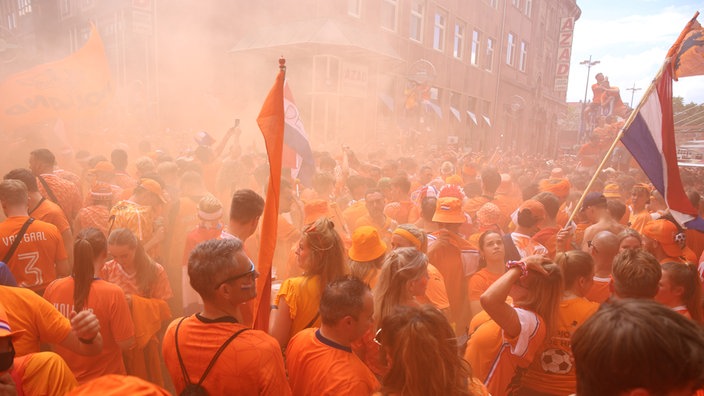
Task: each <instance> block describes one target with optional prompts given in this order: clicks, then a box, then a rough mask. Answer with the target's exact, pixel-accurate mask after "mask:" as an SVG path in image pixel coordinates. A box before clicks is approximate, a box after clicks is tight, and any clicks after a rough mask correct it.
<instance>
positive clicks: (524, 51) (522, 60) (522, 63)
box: [518, 41, 528, 72]
mask: <svg viewBox="0 0 704 396" xmlns="http://www.w3.org/2000/svg"><path fill="white" fill-rule="evenodd" d="M527 58H528V44H527V43H526V42H525V41H521V54H520V55H519V57H518V70H520V71H522V72H524V71H526V61H527Z"/></svg>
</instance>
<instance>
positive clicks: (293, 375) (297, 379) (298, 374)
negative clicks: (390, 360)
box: [286, 328, 380, 395]
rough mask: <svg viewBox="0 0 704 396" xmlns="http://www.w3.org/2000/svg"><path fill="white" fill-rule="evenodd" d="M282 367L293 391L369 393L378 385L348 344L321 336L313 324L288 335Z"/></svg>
mask: <svg viewBox="0 0 704 396" xmlns="http://www.w3.org/2000/svg"><path fill="white" fill-rule="evenodd" d="M286 368H287V370H288V378H289V384H290V385H291V390H292V391H293V394H295V395H370V394H372V393H373V392H374V391H376V390H377V389H378V388H379V386H380V385H379V381H377V379H376V377H375V376H374V374H372V372H371V371H370V370H369V368H367V366H365V365H364V363H363V362H362V361H361V360H360V359H359V358H358V357H357V356H356V355H355V354H354V353H352V349H351V348H350V347H346V346H342V345H340V344H337V343H335V342H334V341H332V340H329V339H327V338H325V337H323V335H322V334H320V329H316V328H310V329H305V330H303V331H301V332H299V333H298V334H296V335H295V336H294V337H293V338H291V341H289V343H288V347H287V348H286Z"/></svg>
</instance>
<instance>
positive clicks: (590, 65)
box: [579, 55, 601, 143]
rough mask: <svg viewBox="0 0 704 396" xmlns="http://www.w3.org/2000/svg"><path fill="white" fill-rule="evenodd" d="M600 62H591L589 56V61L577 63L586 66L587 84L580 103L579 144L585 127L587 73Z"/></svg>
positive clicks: (582, 139) (587, 87) (587, 90)
mask: <svg viewBox="0 0 704 396" xmlns="http://www.w3.org/2000/svg"><path fill="white" fill-rule="evenodd" d="M599 63H601V61H598V60H595V61H592V56H591V55H589V59H585V60H583V61H581V62H579V64H580V65H587V84H586V86H585V87H584V101H583V102H582V114H581V115H580V117H579V120H580V121H579V143H582V141H584V135H585V129H586V125H585V122H584V110H585V108H586V106H587V92H589V73H590V72H591V69H592V66H594V65H598V64H599Z"/></svg>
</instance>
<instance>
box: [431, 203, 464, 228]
mask: <svg viewBox="0 0 704 396" xmlns="http://www.w3.org/2000/svg"><path fill="white" fill-rule="evenodd" d="M433 221H435V222H437V223H454V224H461V223H464V222H466V221H467V219H466V218H465V216H464V212H462V201H460V200H459V199H457V198H454V197H443V198H439V199H438V202H437V206H436V207H435V214H434V215H433Z"/></svg>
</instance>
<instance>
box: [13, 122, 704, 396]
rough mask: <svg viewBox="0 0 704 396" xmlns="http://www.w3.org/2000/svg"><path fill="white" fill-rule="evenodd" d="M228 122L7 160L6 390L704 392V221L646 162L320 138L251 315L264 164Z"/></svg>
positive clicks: (288, 195)
mask: <svg viewBox="0 0 704 396" xmlns="http://www.w3.org/2000/svg"><path fill="white" fill-rule="evenodd" d="M237 136H239V130H238V129H235V128H233V129H230V130H228V131H227V133H226V134H225V136H224V137H223V138H222V139H220V140H219V141H216V140H215V139H213V138H211V137H210V136H209V135H208V136H206V135H203V134H202V133H201V134H199V135H198V136H197V139H196V142H197V144H198V145H197V147H196V148H195V149H194V150H191V151H189V154H188V155H177V156H171V155H170V154H169V153H167V152H164V151H161V150H151V148H149V147H148V146H147V145H140V148H142V149H143V150H141V151H140V152H139V153H137V154H138V156H137V157H136V158H133V160H130V158H132V155H133V154H134V153H131V152H128V150H126V149H123V148H118V149H114V150H113V151H112V152H110V153H105V154H103V153H89V152H88V151H80V152H77V153H76V155H75V156H74V157H72V158H64V159H61V160H57V158H56V156H55V155H54V153H53V152H52V151H51V150H49V149H46V148H38V149H35V150H33V151H32V152H31V153H30V155H29V158H28V160H29V161H28V165H29V166H28V168H24V167H19V168H15V169H10V170H8V171H7V172H6V173H5V174H4V177H3V180H2V182H0V204H1V205H2V209H3V212H4V215H5V219H4V220H3V221H2V222H0V239H1V240H2V243H0V257H2V260H1V262H0V395H15V394H17V395H22V394H27V395H64V394H71V395H88V394H97V393H102V394H105V395H110V394H137V393H138V392H142V393H139V394H154V395H162V394H169V392H174V393H175V394H184V395H189V394H191V395H192V394H210V395H228V394H244V395H277V396H278V395H288V394H293V395H412V396H415V395H489V394H491V395H494V396H501V395H531V396H532V395H571V394H577V395H579V396H591V395H623V394H674V393H670V392H681V393H677V394H695V393H697V392H699V393H701V394H704V390H703V389H704V328H702V323H704V314H703V312H702V304H703V302H704V301H703V300H702V293H701V283H702V278H703V277H704V266H700V263H704V233H703V232H701V231H698V230H694V229H684V228H682V226H681V225H680V224H678V223H677V221H676V220H675V218H674V217H673V216H672V215H671V214H670V213H669V212H668V210H667V205H665V204H664V201H663V198H662V196H661V195H660V194H659V193H658V192H657V191H656V190H654V189H653V188H652V185H651V184H650V183H649V182H648V180H647V179H646V178H645V176H644V175H643V174H642V172H640V171H639V170H638V169H637V168H631V169H628V168H629V167H626V168H625V169H624V167H623V166H622V165H623V163H622V162H620V160H618V161H617V160H615V161H617V162H618V165H616V164H614V166H613V167H610V168H607V169H606V170H604V171H600V172H599V174H598V175H597V176H598V177H597V178H596V179H595V182H593V183H588V182H589V180H590V177H591V176H592V174H594V169H593V167H592V166H593V165H591V164H590V163H585V162H577V161H578V159H575V158H572V157H561V158H556V159H552V160H549V161H546V160H545V159H540V158H537V157H531V156H518V155H513V154H512V153H500V152H498V151H497V152H494V153H489V154H486V155H484V154H482V153H474V154H463V153H457V152H456V151H453V150H451V149H448V150H447V151H445V152H440V151H437V150H436V149H431V150H427V151H423V152H419V153H414V154H413V156H408V157H402V158H391V156H389V155H387V154H386V153H385V152H384V151H379V152H376V153H371V154H370V155H369V159H368V160H366V161H365V160H363V159H362V158H361V157H360V156H359V155H357V154H356V153H355V152H353V151H352V150H350V149H349V148H345V149H343V150H342V151H341V152H340V153H332V154H330V153H316V154H315V156H316V157H315V162H316V173H315V175H313V177H312V183H311V185H304V184H302V183H301V181H300V180H297V179H295V178H291V177H288V175H289V173H288V172H284V173H285V174H286V176H285V177H284V178H283V180H282V181H281V185H280V190H279V193H280V197H279V203H280V204H279V206H280V210H279V212H280V213H279V218H278V228H277V235H276V238H277V241H276V248H275V251H274V261H273V263H272V272H271V273H272V279H271V281H272V295H271V315H270V320H269V329H268V331H263V330H256V329H254V328H253V324H254V320H255V316H256V315H257V310H256V309H255V307H254V300H255V299H256V298H257V286H256V285H257V282H262V281H265V280H264V279H262V278H261V277H260V273H259V269H260V263H259V262H258V257H257V256H258V252H259V246H260V242H261V238H264V237H265V236H262V235H261V234H260V232H259V227H258V226H259V223H260V219H261V216H262V213H263V210H264V207H265V201H264V199H263V198H262V196H265V195H266V194H265V188H264V186H266V185H267V176H268V168H267V165H266V157H265V156H263V155H259V154H252V153H250V154H243V153H242V152H241V150H240V149H239V146H238V143H237V139H236V138H237ZM233 137H235V139H234V140H235V142H234V144H233V145H232V146H231V150H229V151H228V152H227V153H225V150H224V149H225V148H226V146H227V143H228V141H229V140H230V139H232V138H233ZM583 154H584V153H583ZM614 168H615V169H614ZM682 177H683V180H684V184H685V185H686V186H688V188H689V189H690V190H689V191H687V193H688V196H689V198H690V200H691V201H692V204H693V205H694V206H695V207H696V208H698V209H699V210H700V212H702V213H704V202H702V200H701V195H700V192H701V191H704V185H703V181H704V179H703V178H701V175H700V174H699V173H697V172H696V171H691V170H686V171H683V174H682ZM588 185H589V186H588ZM587 188H588V191H585V190H587ZM582 196H584V199H580V198H581V197H582ZM580 202H581V204H580ZM578 205H579V206H578ZM204 392H205V393H204Z"/></svg>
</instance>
